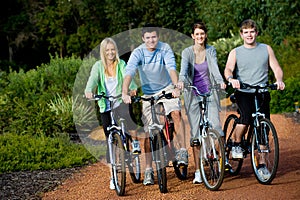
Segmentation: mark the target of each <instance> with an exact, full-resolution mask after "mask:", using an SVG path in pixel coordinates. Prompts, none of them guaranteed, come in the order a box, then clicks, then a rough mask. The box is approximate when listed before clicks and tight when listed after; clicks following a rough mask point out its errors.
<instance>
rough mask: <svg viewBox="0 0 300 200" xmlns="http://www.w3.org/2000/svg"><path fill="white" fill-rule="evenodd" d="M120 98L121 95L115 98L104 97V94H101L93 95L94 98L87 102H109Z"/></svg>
mask: <svg viewBox="0 0 300 200" xmlns="http://www.w3.org/2000/svg"><path fill="white" fill-rule="evenodd" d="M121 97H122V94H119V95H117V96H105V94H104V92H102V93H101V94H94V98H92V99H89V101H99V100H100V99H102V98H105V99H108V100H109V101H113V100H115V99H119V98H121Z"/></svg>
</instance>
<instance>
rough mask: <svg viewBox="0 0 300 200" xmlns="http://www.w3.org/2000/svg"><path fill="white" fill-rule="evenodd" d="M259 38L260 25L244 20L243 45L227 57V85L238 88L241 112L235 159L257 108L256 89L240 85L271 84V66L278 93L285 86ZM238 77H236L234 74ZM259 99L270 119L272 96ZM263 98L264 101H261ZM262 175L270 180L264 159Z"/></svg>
mask: <svg viewBox="0 0 300 200" xmlns="http://www.w3.org/2000/svg"><path fill="white" fill-rule="evenodd" d="M257 35H258V30H257V25H256V23H255V22H254V21H253V20H251V19H248V20H245V21H243V22H242V24H241V27H240V36H241V37H242V39H243V40H244V44H243V45H241V46H239V47H237V48H235V49H233V50H232V51H231V52H230V53H229V56H228V60H227V63H226V68H225V71H224V76H225V78H226V80H227V81H228V82H230V83H231V84H232V87H233V88H236V89H237V91H236V92H235V97H236V99H237V104H238V107H239V110H240V120H239V124H238V125H237V126H236V128H235V137H234V140H235V141H233V142H234V146H233V147H232V157H233V158H237V159H238V158H240V159H242V158H243V149H242V148H241V145H240V144H241V140H242V135H243V134H244V133H245V131H246V130H247V128H248V125H249V124H250V122H251V114H252V113H253V112H254V111H255V109H254V103H253V102H254V91H253V89H241V88H240V84H241V83H247V84H250V85H261V84H265V83H267V82H268V69H269V67H270V68H271V69H272V71H273V72H274V75H275V78H276V84H277V89H278V90H283V89H284V87H285V85H284V83H283V81H282V78H283V71H282V69H281V67H280V65H279V63H278V61H277V59H276V57H275V54H274V52H273V49H272V48H271V47H270V46H269V45H266V44H263V43H258V42H256V37H257ZM234 71H236V75H235V76H233V72H234ZM259 95H260V96H259V97H258V98H259V99H263V102H262V105H261V110H260V111H261V112H262V113H264V114H265V115H266V117H267V118H270V106H269V103H270V94H269V92H268V91H266V92H261V93H259ZM262 97H264V98H262ZM258 164H259V165H260V166H259V167H260V169H259V173H260V172H261V174H262V177H264V178H265V179H268V177H270V172H269V171H268V169H267V168H266V165H265V164H266V163H265V160H264V159H259V163H258Z"/></svg>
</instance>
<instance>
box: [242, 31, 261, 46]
mask: <svg viewBox="0 0 300 200" xmlns="http://www.w3.org/2000/svg"><path fill="white" fill-rule="evenodd" d="M240 35H241V37H242V38H243V40H244V44H248V45H253V44H255V42H256V36H257V32H256V31H255V29H254V28H247V29H243V31H242V32H241V33H240Z"/></svg>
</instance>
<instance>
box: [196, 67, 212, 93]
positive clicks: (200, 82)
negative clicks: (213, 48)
mask: <svg viewBox="0 0 300 200" xmlns="http://www.w3.org/2000/svg"><path fill="white" fill-rule="evenodd" d="M193 85H194V86H196V87H197V88H198V90H199V91H200V93H201V94H205V93H208V92H209V91H210V90H209V88H210V81H209V73H208V64H207V61H204V62H203V63H201V64H197V63H195V67H194V80H193ZM194 94H195V95H196V94H197V92H196V91H194Z"/></svg>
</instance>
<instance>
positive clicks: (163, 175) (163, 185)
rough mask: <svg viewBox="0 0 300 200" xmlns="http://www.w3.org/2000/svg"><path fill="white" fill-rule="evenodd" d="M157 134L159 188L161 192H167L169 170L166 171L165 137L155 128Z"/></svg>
mask: <svg viewBox="0 0 300 200" xmlns="http://www.w3.org/2000/svg"><path fill="white" fill-rule="evenodd" d="M154 131H156V133H155V132H154V135H155V141H154V142H155V144H154V146H155V149H154V150H155V153H154V154H155V159H154V162H155V166H156V173H157V182H158V186H159V190H160V192H161V193H167V192H168V189H167V171H166V157H165V153H164V146H163V138H162V134H163V132H162V131H159V130H154Z"/></svg>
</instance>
